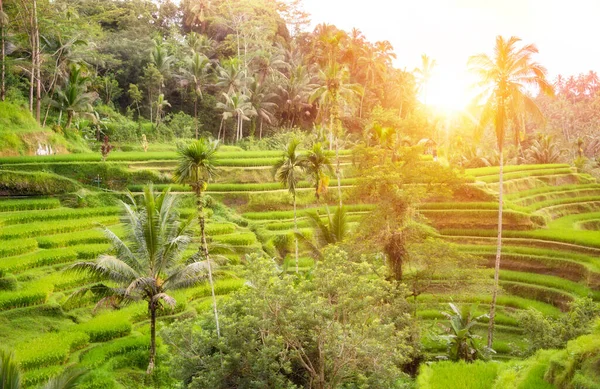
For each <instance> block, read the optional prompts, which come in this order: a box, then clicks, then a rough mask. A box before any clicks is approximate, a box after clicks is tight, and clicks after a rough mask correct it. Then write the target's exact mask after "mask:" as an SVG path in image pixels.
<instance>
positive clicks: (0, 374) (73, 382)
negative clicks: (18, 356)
mask: <svg viewBox="0 0 600 389" xmlns="http://www.w3.org/2000/svg"><path fill="white" fill-rule="evenodd" d="M84 373H85V371H84V370H77V369H68V370H65V371H64V372H63V373H62V374H60V375H59V376H58V377H54V378H51V379H50V380H49V381H48V382H47V383H45V384H44V385H43V386H42V387H41V389H75V388H77V387H78V386H79V382H80V381H81V377H82V376H83V374H84ZM21 381H22V380H21V372H20V371H19V365H18V364H17V362H16V361H15V359H14V356H13V354H9V353H7V352H6V351H2V350H0V389H20V388H21V387H22V384H21Z"/></svg>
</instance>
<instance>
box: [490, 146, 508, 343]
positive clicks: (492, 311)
mask: <svg viewBox="0 0 600 389" xmlns="http://www.w3.org/2000/svg"><path fill="white" fill-rule="evenodd" d="M499 149H500V172H499V180H498V243H497V246H496V264H495V268H494V288H493V290H492V304H491V306H490V322H489V327H488V338H487V345H488V347H489V348H491V347H492V343H493V342H494V319H495V317H496V299H497V297H498V283H499V280H500V257H501V255H502V208H503V197H502V194H503V187H502V186H503V184H504V176H503V174H504V166H503V165H504V157H503V155H502V146H500V147H499Z"/></svg>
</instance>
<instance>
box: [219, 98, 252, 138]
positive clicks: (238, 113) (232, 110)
mask: <svg viewBox="0 0 600 389" xmlns="http://www.w3.org/2000/svg"><path fill="white" fill-rule="evenodd" d="M223 97H224V99H225V102H224V103H222V102H218V103H217V108H218V109H221V110H223V115H222V119H221V128H219V135H218V137H219V138H220V137H221V130H223V140H225V130H224V128H223V125H224V123H225V122H226V121H227V119H229V118H232V117H234V118H235V119H236V134H235V140H236V141H239V140H241V139H242V137H243V135H244V120H246V121H248V120H250V118H251V117H252V116H256V111H255V110H254V108H253V107H252V104H250V102H249V99H250V98H249V97H248V95H245V94H242V93H239V92H233V93H231V94H227V93H225V92H223Z"/></svg>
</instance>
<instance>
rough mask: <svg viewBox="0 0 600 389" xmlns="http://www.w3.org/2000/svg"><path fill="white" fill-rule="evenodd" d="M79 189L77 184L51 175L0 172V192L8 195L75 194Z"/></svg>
mask: <svg viewBox="0 0 600 389" xmlns="http://www.w3.org/2000/svg"><path fill="white" fill-rule="evenodd" d="M0 164H1V162H0ZM79 188H80V185H79V184H78V183H77V182H75V181H73V180H70V179H67V178H64V177H62V176H59V175H57V174H53V173H46V172H32V173H29V172H19V171H11V170H0V191H2V192H8V193H9V194H14V195H19V196H23V195H53V194H63V193H70V192H75V191H77V190H78V189H79Z"/></svg>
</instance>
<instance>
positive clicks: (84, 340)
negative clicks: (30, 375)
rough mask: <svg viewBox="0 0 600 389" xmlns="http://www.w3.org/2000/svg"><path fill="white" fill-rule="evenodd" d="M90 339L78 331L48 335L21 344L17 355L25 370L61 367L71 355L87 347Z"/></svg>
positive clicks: (17, 349) (16, 352) (16, 351)
mask: <svg viewBox="0 0 600 389" xmlns="http://www.w3.org/2000/svg"><path fill="white" fill-rule="evenodd" d="M89 340H90V338H89V336H88V335H87V334H85V333H83V332H78V331H72V332H61V333H47V334H41V335H40V336H38V337H36V338H35V339H32V340H30V341H28V342H24V343H21V344H19V345H18V346H17V348H16V350H15V354H16V357H17V360H18V361H19V362H20V365H21V367H22V368H23V369H25V370H28V369H32V368H40V367H44V366H50V365H59V364H63V363H65V362H66V361H67V358H68V356H69V354H70V353H71V352H73V351H75V350H78V349H81V348H82V347H84V346H86V345H87V344H88V342H89Z"/></svg>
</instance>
